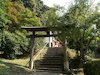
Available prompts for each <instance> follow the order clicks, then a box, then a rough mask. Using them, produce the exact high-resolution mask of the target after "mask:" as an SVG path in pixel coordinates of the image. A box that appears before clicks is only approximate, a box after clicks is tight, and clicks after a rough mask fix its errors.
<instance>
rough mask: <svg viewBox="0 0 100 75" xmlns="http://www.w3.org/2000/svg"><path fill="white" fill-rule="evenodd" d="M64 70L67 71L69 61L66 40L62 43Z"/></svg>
mask: <svg viewBox="0 0 100 75" xmlns="http://www.w3.org/2000/svg"><path fill="white" fill-rule="evenodd" d="M64 70H65V71H69V70H70V69H69V61H68V52H67V40H65V41H64Z"/></svg>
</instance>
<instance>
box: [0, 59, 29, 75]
mask: <svg viewBox="0 0 100 75" xmlns="http://www.w3.org/2000/svg"><path fill="white" fill-rule="evenodd" d="M28 62H29V58H22V59H14V60H8V59H3V58H0V75H26V74H27V73H29V72H30V69H29V68H28V64H27V63H28Z"/></svg>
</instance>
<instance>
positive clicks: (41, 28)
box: [21, 26, 69, 70]
mask: <svg viewBox="0 0 100 75" xmlns="http://www.w3.org/2000/svg"><path fill="white" fill-rule="evenodd" d="M50 28H52V30H50ZM21 29H25V30H27V31H28V32H32V35H29V36H28V38H31V51H30V52H31V55H30V63H29V67H30V69H31V70H32V69H33V55H34V39H35V38H38V37H56V36H58V34H50V32H51V31H52V32H54V31H60V29H59V28H55V27H45V26H33V27H26V26H22V27H21ZM55 29H57V30H55ZM41 31H44V32H46V34H45V35H42V34H41V35H37V34H35V33H36V32H41ZM64 47H65V48H64V49H65V50H64V54H65V53H66V45H64ZM65 57H66V54H65V55H64V58H65ZM66 61H67V59H65V60H64V62H66ZM67 65H68V63H64V69H67V70H68V69H69V67H65V66H67Z"/></svg>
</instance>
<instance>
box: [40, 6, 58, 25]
mask: <svg viewBox="0 0 100 75" xmlns="http://www.w3.org/2000/svg"><path fill="white" fill-rule="evenodd" d="M57 10H58V9H57V8H56V7H55V8H51V9H50V10H48V11H47V12H45V13H44V14H43V15H42V16H41V18H42V19H41V21H42V23H43V25H44V26H55V25H57V19H58V17H59V16H58V15H57V14H56V12H57Z"/></svg>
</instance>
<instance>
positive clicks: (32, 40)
mask: <svg viewBox="0 0 100 75" xmlns="http://www.w3.org/2000/svg"><path fill="white" fill-rule="evenodd" d="M34 41H35V32H33V34H32V37H31V51H30V63H29V67H30V69H31V70H32V69H33V65H34V64H33V55H34Z"/></svg>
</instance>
